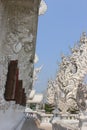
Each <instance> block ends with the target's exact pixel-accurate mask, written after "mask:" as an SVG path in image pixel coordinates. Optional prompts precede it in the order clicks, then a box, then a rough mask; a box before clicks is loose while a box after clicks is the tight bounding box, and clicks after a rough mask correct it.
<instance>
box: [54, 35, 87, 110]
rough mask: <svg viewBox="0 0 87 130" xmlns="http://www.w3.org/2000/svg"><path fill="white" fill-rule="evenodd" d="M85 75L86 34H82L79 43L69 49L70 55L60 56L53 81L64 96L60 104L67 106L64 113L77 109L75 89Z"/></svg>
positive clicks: (86, 72) (86, 65)
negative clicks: (60, 59)
mask: <svg viewBox="0 0 87 130" xmlns="http://www.w3.org/2000/svg"><path fill="white" fill-rule="evenodd" d="M86 74H87V37H86V34H85V33H83V34H82V36H81V38H80V42H79V43H78V44H77V45H75V46H74V48H72V49H71V55H70V56H67V57H66V56H62V62H61V64H60V66H59V71H58V73H57V76H56V80H55V81H56V83H57V87H59V88H60V90H61V92H63V94H64V101H62V102H61V104H63V103H64V102H65V104H66V105H67V108H66V111H67V110H68V109H77V102H76V95H77V89H78V86H79V84H80V83H82V82H83V80H84V77H85V75H86ZM60 101H61V97H60ZM59 105H60V104H59ZM60 106H61V105H60ZM60 106H59V107H60ZM61 107H62V106H61Z"/></svg>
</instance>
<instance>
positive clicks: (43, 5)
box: [39, 0, 47, 15]
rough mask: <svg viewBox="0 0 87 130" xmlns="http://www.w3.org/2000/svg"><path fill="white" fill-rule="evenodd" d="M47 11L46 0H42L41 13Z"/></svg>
mask: <svg viewBox="0 0 87 130" xmlns="http://www.w3.org/2000/svg"><path fill="white" fill-rule="evenodd" d="M46 11H47V5H46V3H45V1H44V0H41V3H40V7H39V15H43V14H44V13H45V12H46Z"/></svg>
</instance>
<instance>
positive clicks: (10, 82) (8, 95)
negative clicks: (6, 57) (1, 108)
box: [4, 60, 18, 101]
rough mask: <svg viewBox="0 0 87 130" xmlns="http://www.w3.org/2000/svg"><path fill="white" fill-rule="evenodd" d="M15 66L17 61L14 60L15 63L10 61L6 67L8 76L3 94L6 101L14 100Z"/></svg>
mask: <svg viewBox="0 0 87 130" xmlns="http://www.w3.org/2000/svg"><path fill="white" fill-rule="evenodd" d="M17 64H18V61H17V60H16V61H10V63H9V65H8V74H7V81H6V85H5V93H4V97H5V99H6V100H7V101H10V100H15V87H16V76H17Z"/></svg>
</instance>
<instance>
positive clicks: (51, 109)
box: [45, 104, 54, 113]
mask: <svg viewBox="0 0 87 130" xmlns="http://www.w3.org/2000/svg"><path fill="white" fill-rule="evenodd" d="M53 110H54V106H52V105H51V104H45V112H46V113H52V111H53Z"/></svg>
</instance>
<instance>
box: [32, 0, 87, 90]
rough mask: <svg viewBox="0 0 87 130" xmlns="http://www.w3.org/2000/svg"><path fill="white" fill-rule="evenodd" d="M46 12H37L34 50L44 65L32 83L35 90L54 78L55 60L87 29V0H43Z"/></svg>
mask: <svg viewBox="0 0 87 130" xmlns="http://www.w3.org/2000/svg"><path fill="white" fill-rule="evenodd" d="M45 2H46V4H47V6H48V9H47V12H46V13H45V14H44V15H42V16H39V20H38V31H37V42H36V53H37V55H38V57H39V62H38V63H37V64H36V65H35V67H39V66H40V65H44V66H43V69H42V71H41V72H40V73H39V75H38V76H39V79H38V82H36V84H35V87H34V88H35V89H36V90H37V92H42V91H43V90H44V89H45V88H46V87H47V81H48V80H49V79H55V77H56V72H57V70H58V65H57V62H60V60H61V54H62V53H63V54H65V55H68V54H69V52H70V49H69V47H73V46H74V44H75V43H76V42H78V41H79V39H80V36H81V34H82V32H86V33H87V0H45Z"/></svg>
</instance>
